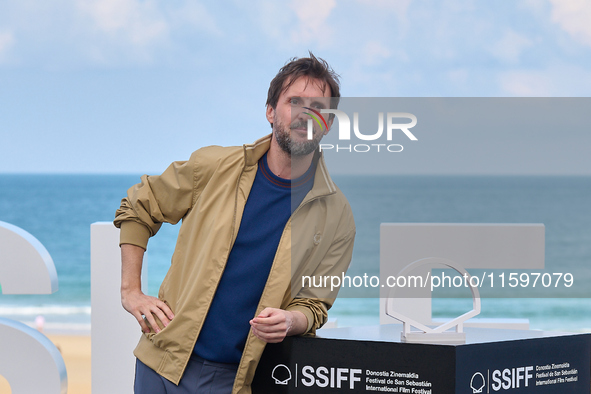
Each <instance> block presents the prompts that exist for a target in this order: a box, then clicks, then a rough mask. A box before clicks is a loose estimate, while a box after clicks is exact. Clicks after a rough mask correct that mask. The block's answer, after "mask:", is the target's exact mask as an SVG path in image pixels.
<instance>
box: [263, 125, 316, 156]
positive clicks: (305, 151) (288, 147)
mask: <svg viewBox="0 0 591 394" xmlns="http://www.w3.org/2000/svg"><path fill="white" fill-rule="evenodd" d="M307 127H308V123H307V122H306V121H303V120H300V121H298V122H295V123H292V124H291V125H290V128H287V127H286V126H285V125H284V124H283V123H281V122H279V121H278V120H277V119H274V122H273V134H274V135H275V138H276V139H277V144H278V145H279V147H280V148H281V150H283V151H284V152H285V153H287V154H288V155H290V156H292V157H301V156H306V155H309V154H310V153H312V152H314V151H315V150H316V148H318V145H319V144H320V140H321V139H322V137H323V133H322V132H319V131H315V132H314V137H313V138H312V139H311V140H308V139H306V140H305V141H301V142H298V141H295V142H294V141H292V139H291V133H290V130H291V129H292V128H293V129H296V128H307Z"/></svg>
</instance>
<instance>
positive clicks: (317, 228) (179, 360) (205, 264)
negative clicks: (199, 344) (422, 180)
mask: <svg viewBox="0 0 591 394" xmlns="http://www.w3.org/2000/svg"><path fill="white" fill-rule="evenodd" d="M270 140H271V137H270V136H266V137H264V138H262V139H260V140H258V141H256V142H255V143H254V144H252V145H244V146H243V147H219V146H210V147H206V148H202V149H199V150H197V151H196V152H194V153H193V154H192V155H191V158H190V159H189V160H188V161H184V162H175V163H173V164H171V165H170V166H169V167H168V168H167V169H166V170H165V172H164V173H163V174H162V175H159V176H146V175H144V176H142V182H141V183H139V184H137V185H135V186H133V187H131V188H130V189H129V190H128V195H127V198H124V199H123V200H122V202H121V207H120V208H119V209H118V210H117V213H116V217H115V221H114V224H115V226H117V227H120V228H121V239H120V241H121V243H122V244H124V243H126V244H133V245H137V246H140V247H142V248H144V249H146V248H147V244H148V239H149V237H151V236H153V235H154V234H156V232H157V231H158V229H159V228H160V226H161V223H163V222H168V223H173V224H174V223H177V222H178V221H180V220H181V219H182V225H181V228H180V230H179V235H178V240H177V244H176V248H175V251H174V254H173V256H172V262H171V266H170V269H169V271H168V273H167V275H166V277H165V278H164V280H163V282H162V285H161V287H160V291H159V293H158V297H159V298H160V299H162V300H163V301H164V302H166V303H167V304H168V305H169V307H170V308H171V309H172V311H173V313H174V314H175V317H174V319H173V320H172V321H171V322H170V324H169V325H168V326H167V327H166V328H164V329H162V331H161V332H159V333H158V334H154V333H149V334H143V335H142V337H141V338H140V342H139V344H138V345H137V347H136V349H135V352H134V354H135V355H136V357H137V358H139V359H140V360H141V361H142V362H143V363H144V364H146V365H147V366H149V367H150V368H152V369H153V370H155V371H156V372H158V373H159V374H160V375H162V376H163V377H165V378H166V379H168V380H170V381H172V382H173V383H175V384H178V382H179V381H180V379H181V377H182V375H183V372H184V370H185V367H186V365H187V363H188V361H189V357H190V356H191V352H192V351H193V347H194V345H195V342H196V341H197V337H198V335H199V331H200V329H201V326H202V324H203V322H204V320H205V317H206V315H207V311H208V309H209V306H210V304H211V301H212V299H213V296H214V293H215V291H216V287H217V284H218V283H219V280H220V278H221V275H222V272H223V270H224V266H225V264H226V260H227V258H228V255H229V253H230V250H231V249H232V245H233V243H234V241H235V239H236V233H237V231H238V228H239V226H240V220H241V218H242V213H243V210H244V205H245V204H246V199H247V198H248V194H249V192H250V188H251V186H252V184H253V181H254V178H255V175H256V172H257V165H258V161H259V159H260V158H261V157H262V156H263V155H264V154H265V152H266V151H267V150H268V149H269V145H270ZM354 236H355V224H354V221H353V214H352V212H351V208H350V206H349V203H348V202H347V200H346V198H345V197H344V196H343V194H342V193H341V191H340V190H339V189H338V188H337V187H336V185H335V184H334V183H333V181H332V180H331V179H330V177H329V175H328V171H327V169H326V166H325V163H324V159H323V158H322V156H320V158H319V160H318V165H317V168H316V173H315V179H314V185H313V187H312V190H310V192H309V193H308V194H307V195H306V197H305V198H304V200H303V201H302V203H301V205H300V206H299V207H298V208H297V209H296V211H295V212H294V213H293V215H292V217H291V218H290V219H289V221H288V222H287V224H286V226H285V229H284V231H283V234H282V236H281V240H280V242H279V246H278V248H277V253H276V255H275V258H274V260H273V265H272V267H271V271H270V273H269V277H268V279H267V283H266V285H265V289H264V290H263V294H262V296H261V299H260V302H259V305H258V308H257V311H256V314H258V313H260V312H261V311H262V310H263V309H264V308H266V307H272V308H281V309H285V310H298V311H300V312H302V313H304V315H305V316H306V317H307V319H308V330H307V332H308V333H314V332H315V330H316V329H317V328H319V327H321V326H322V325H323V324H324V322H325V321H326V317H327V310H328V308H330V307H331V306H332V303H333V301H334V298H335V297H336V291H338V290H336V291H333V292H331V291H330V288H317V287H303V284H302V282H303V281H302V276H306V275H307V276H311V277H313V276H316V277H320V276H321V277H324V276H326V275H338V276H341V274H342V273H344V272H345V271H346V270H347V268H348V266H349V262H350V260H351V254H352V250H353V240H354ZM253 275H256V273H253ZM245 280H248V278H245ZM308 282H309V281H308ZM308 282H306V285H308ZM328 286H330V281H329V282H328ZM231 313H232V306H231V305H228V314H231ZM253 317H254V316H253ZM159 324H161V323H160V322H159ZM264 348H265V343H264V342H263V341H261V340H260V339H258V338H256V337H255V336H254V335H253V334H252V331H251V332H249V334H248V338H247V340H246V345H245V347H244V352H243V354H242V358H241V360H240V364H239V367H238V372H237V375H236V379H235V381H234V389H233V393H250V392H251V389H250V385H251V382H252V379H253V377H254V373H255V370H256V367H257V364H258V361H259V358H260V356H261V354H262V352H263V350H264Z"/></svg>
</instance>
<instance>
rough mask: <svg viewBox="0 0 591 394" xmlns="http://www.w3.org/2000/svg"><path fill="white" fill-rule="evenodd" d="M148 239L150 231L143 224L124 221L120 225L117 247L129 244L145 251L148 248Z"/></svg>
mask: <svg viewBox="0 0 591 394" xmlns="http://www.w3.org/2000/svg"><path fill="white" fill-rule="evenodd" d="M149 239H150V229H148V227H146V226H144V225H143V224H140V223H138V222H134V221H131V220H126V221H124V222H122V223H121V233H120V234H119V246H121V245H123V244H131V245H136V246H139V247H140V248H143V249H144V250H146V249H147V248H148V240H149Z"/></svg>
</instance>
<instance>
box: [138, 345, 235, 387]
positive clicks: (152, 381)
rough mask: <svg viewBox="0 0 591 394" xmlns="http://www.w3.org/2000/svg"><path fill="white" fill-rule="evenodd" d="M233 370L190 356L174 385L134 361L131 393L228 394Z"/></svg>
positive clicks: (144, 365)
mask: <svg viewBox="0 0 591 394" xmlns="http://www.w3.org/2000/svg"><path fill="white" fill-rule="evenodd" d="M237 369H238V364H222V363H215V362H211V361H207V360H204V359H202V358H201V357H199V356H197V355H195V354H192V355H191V359H190V360H189V363H188V364H187V368H186V369H185V373H184V374H183V377H182V379H181V381H180V383H179V385H178V386H177V385H175V384H174V383H172V382H171V381H169V380H168V379H166V378H163V377H162V376H160V375H158V374H157V373H156V372H154V371H153V370H152V369H151V368H149V367H148V366H146V364H144V363H142V362H141V361H140V360H137V359H136V363H135V384H134V393H135V394H209V393H211V394H226V393H227V394H230V393H231V392H232V386H233V385H234V378H235V377H236V370H237Z"/></svg>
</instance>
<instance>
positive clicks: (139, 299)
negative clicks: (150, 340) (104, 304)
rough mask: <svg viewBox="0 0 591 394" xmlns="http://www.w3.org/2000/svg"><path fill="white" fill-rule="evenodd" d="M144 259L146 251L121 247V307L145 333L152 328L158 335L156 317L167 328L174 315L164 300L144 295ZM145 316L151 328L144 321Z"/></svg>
mask: <svg viewBox="0 0 591 394" xmlns="http://www.w3.org/2000/svg"><path fill="white" fill-rule="evenodd" d="M143 258H144V249H142V248H140V247H139V246H135V245H130V244H123V245H121V305H123V308H125V310H126V311H127V312H129V313H131V314H132V315H133V317H135V318H136V319H137V321H138V323H139V324H140V326H141V327H142V331H143V332H145V333H149V332H150V327H151V328H152V330H154V332H156V333H158V332H160V327H159V326H158V324H157V323H156V319H155V318H154V316H156V317H158V319H160V321H161V322H162V324H163V325H164V327H166V326H167V325H168V323H170V320H172V318H173V317H174V314H173V313H172V311H171V310H170V308H169V307H168V305H166V303H164V302H163V301H162V300H160V299H158V298H156V297H150V296H147V295H145V294H144V293H142V291H141V287H142V281H141V277H140V276H141V272H142V261H143ZM144 316H145V317H146V320H147V321H148V324H149V325H150V327H148V325H147V324H146V322H145V321H144V318H143V317H144Z"/></svg>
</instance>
